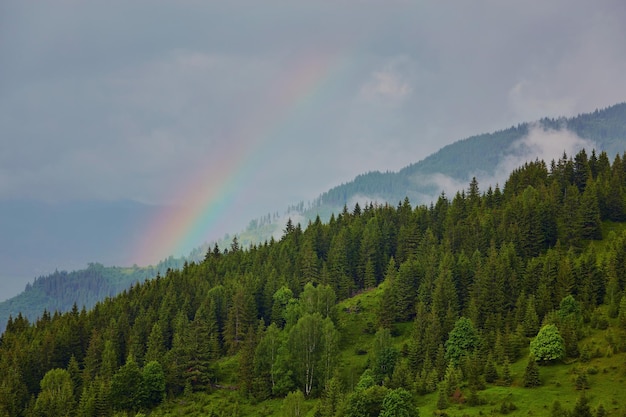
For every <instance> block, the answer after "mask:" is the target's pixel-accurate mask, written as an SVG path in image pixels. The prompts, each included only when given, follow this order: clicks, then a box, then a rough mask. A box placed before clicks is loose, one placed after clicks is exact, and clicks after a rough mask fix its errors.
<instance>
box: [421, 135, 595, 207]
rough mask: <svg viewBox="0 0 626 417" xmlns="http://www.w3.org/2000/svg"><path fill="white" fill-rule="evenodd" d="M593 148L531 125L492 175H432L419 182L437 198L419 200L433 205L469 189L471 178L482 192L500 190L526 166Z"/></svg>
mask: <svg viewBox="0 0 626 417" xmlns="http://www.w3.org/2000/svg"><path fill="white" fill-rule="evenodd" d="M595 148H596V144H595V142H593V141H591V140H588V139H584V138H581V137H580V136H578V135H577V134H576V133H574V132H572V131H570V130H567V129H566V128H562V129H547V128H545V127H543V126H542V125H541V124H540V123H535V124H532V125H530V127H529V130H528V134H527V135H526V136H524V137H523V138H521V139H518V140H516V141H515V142H513V143H512V144H511V145H510V146H509V147H508V148H506V149H505V150H504V151H503V153H502V157H501V159H500V162H499V163H498V164H497V165H496V167H495V168H494V169H493V171H491V172H489V171H474V172H470V173H468V175H467V177H465V178H453V177H451V176H449V175H445V174H442V173H440V172H435V173H433V174H429V175H427V176H425V177H423V178H420V182H421V183H422V184H425V185H427V186H432V187H433V188H435V189H437V190H439V191H438V194H435V195H427V194H424V195H423V196H422V198H423V201H421V202H422V203H429V202H430V201H435V200H436V199H437V198H438V196H439V194H440V193H441V192H444V193H445V194H446V195H448V196H452V195H454V194H456V193H457V192H458V191H461V190H464V189H467V188H468V185H469V182H470V181H471V180H472V178H476V180H477V181H478V185H479V188H480V189H481V190H482V191H485V190H487V189H488V188H489V187H491V188H495V187H496V186H500V187H503V186H504V183H505V182H506V180H507V179H508V177H509V175H510V174H511V172H512V171H513V170H515V169H517V168H519V167H521V166H523V165H524V164H525V163H527V162H532V161H535V160H537V159H538V160H543V161H545V162H546V164H548V166H549V165H550V162H551V161H552V160H555V161H556V160H558V159H560V158H562V157H563V155H567V157H568V158H569V157H573V156H574V155H575V154H576V153H578V152H579V151H580V150H581V149H586V150H587V153H588V154H589V153H590V151H591V150H592V149H595Z"/></svg>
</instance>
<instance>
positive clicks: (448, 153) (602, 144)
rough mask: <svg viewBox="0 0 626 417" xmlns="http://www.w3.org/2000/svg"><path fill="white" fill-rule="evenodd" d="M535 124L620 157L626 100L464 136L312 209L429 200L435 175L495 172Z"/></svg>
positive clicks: (326, 197) (342, 189) (335, 192)
mask: <svg viewBox="0 0 626 417" xmlns="http://www.w3.org/2000/svg"><path fill="white" fill-rule="evenodd" d="M533 126H539V127H541V128H543V129H554V130H567V131H570V132H572V133H575V134H576V135H577V136H579V137H580V138H583V139H587V140H590V141H593V142H594V143H595V146H596V149H601V150H604V151H606V152H607V154H608V155H615V154H617V153H621V152H623V150H624V146H625V144H626V103H621V104H616V105H614V106H611V107H608V108H606V109H602V110H596V111H595V112H593V113H588V114H581V115H579V116H576V117H573V118H558V119H548V118H544V119H541V120H539V121H538V122H537V123H522V124H519V125H518V126H513V127H511V128H508V129H504V130H500V131H497V132H493V133H485V134H480V135H476V136H472V137H469V138H467V139H463V140H459V141H457V142H454V143H452V144H450V145H447V146H445V147H443V148H441V149H440V150H439V151H438V152H436V153H434V154H432V155H430V156H429V157H427V158H425V159H424V160H422V161H419V162H416V163H414V164H411V165H409V166H407V167H405V168H403V169H401V170H400V171H399V172H385V173H381V172H370V173H367V174H363V175H360V176H358V177H357V178H355V179H354V181H351V182H349V183H347V184H342V185H340V186H338V187H335V188H333V189H331V190H329V191H328V192H326V193H324V194H322V195H321V196H320V197H319V199H318V200H317V201H316V203H315V207H314V208H313V210H311V211H313V212H314V211H316V210H318V211H321V212H323V213H330V212H331V211H333V207H337V206H340V207H341V206H342V205H344V204H346V203H347V202H349V201H351V200H353V199H354V198H355V197H358V196H366V197H369V198H371V199H373V198H376V199H377V200H378V201H387V202H396V201H401V200H402V199H403V198H404V197H405V196H408V197H409V199H410V200H411V201H412V202H414V203H424V204H428V201H423V200H424V196H432V195H435V194H437V193H440V192H441V188H438V186H437V185H435V184H434V183H433V182H431V181H428V178H430V177H432V175H433V174H436V173H439V174H442V175H445V176H447V177H450V178H452V179H454V180H456V181H466V180H469V178H468V175H471V173H477V172H483V173H487V174H493V172H494V170H495V169H496V167H497V166H498V165H499V164H500V163H501V162H502V161H503V160H504V158H505V157H506V156H507V155H511V154H515V152H517V151H519V149H517V150H515V149H512V148H511V146H512V145H513V144H514V143H516V142H518V141H520V140H521V139H523V138H524V137H525V136H526V135H528V132H529V129H531V127H533ZM522 150H523V149H522ZM533 159H534V158H533ZM470 178H471V177H470Z"/></svg>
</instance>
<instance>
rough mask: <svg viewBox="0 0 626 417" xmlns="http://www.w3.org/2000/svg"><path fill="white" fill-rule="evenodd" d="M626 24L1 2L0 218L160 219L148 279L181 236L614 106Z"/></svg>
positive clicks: (525, 6) (544, 10)
mask: <svg viewBox="0 0 626 417" xmlns="http://www.w3.org/2000/svg"><path fill="white" fill-rule="evenodd" d="M625 22H626V3H625V2H623V1H622V0H595V1H580V0H554V1H550V2H545V1H538V0H530V1H525V2H508V1H497V0H474V1H471V2H468V1H460V0H459V1H446V2H441V1H404V0H386V1H371V0H358V1H357V0H335V1H326V0H319V1H309V2H294V1H276V0H267V1H263V2H259V1H241V0H230V1H194V0H179V1H163V0H150V1H147V0H135V1H120V0H109V1H106V2H105V1H78V0H59V1H54V2H37V3H36V4H35V3H32V2H24V1H17V0H4V1H2V2H1V3H0V204H3V202H4V203H6V202H12V201H25V200H27V201H41V202H46V203H58V202H71V201H82V202H85V201H103V202H112V201H135V202H140V203H143V204H149V205H154V206H156V207H163V206H168V207H169V209H168V210H156V211H157V212H160V214H158V215H155V216H154V219H148V221H147V223H148V224H150V225H151V226H150V227H149V230H148V231H146V233H145V235H146V236H147V239H149V240H160V241H161V245H160V246H159V250H160V251H161V252H162V253H156V249H155V253H152V254H150V253H147V252H148V249H150V248H152V247H153V246H151V245H150V244H148V243H146V242H144V243H138V245H139V246H142V248H141V249H142V250H138V251H137V253H138V255H137V260H139V261H141V262H153V261H154V260H155V259H156V260H158V259H160V258H161V257H162V256H163V255H164V251H167V250H174V249H175V248H176V247H177V243H176V242H175V241H176V240H177V239H178V241H182V240H183V239H185V237H182V236H175V235H176V234H177V232H176V231H175V230H176V229H177V228H179V229H180V230H179V231H178V234H181V233H186V235H185V236H187V237H186V238H189V236H190V233H191V232H190V230H191V229H194V230H195V235H194V239H196V240H204V239H210V238H215V237H219V236H221V234H223V233H224V232H236V231H237V230H240V229H241V227H244V226H245V225H246V224H247V223H248V221H249V220H250V219H252V218H255V217H258V216H260V215H263V214H265V213H268V212H274V211H282V210H283V209H284V208H285V207H286V206H287V205H289V204H292V203H297V202H299V201H310V200H312V199H314V198H316V197H317V196H318V195H319V194H321V193H323V192H324V191H327V190H328V189H329V188H331V187H333V186H335V185H338V184H340V183H343V182H347V181H350V180H352V179H353V178H354V177H355V176H356V175H358V174H361V173H364V172H367V171H372V170H380V171H387V170H390V171H397V170H399V169H401V168H402V167H404V166H406V165H408V164H410V163H414V162H418V161H420V160H421V159H423V158H425V157H426V156H428V155H430V154H432V153H433V152H435V151H437V150H438V149H440V148H441V147H443V146H444V145H446V144H449V143H452V142H454V141H457V140H460V139H463V138H466V137H468V136H471V135H474V134H479V133H485V132H491V131H494V130H498V129H503V128H507V127H510V126H511V125H516V124H518V123H522V122H526V121H533V120H536V119H538V118H541V117H544V116H548V117H558V116H574V115H576V114H579V113H584V112H589V111H593V110H595V109H596V108H603V107H607V106H610V105H612V104H615V103H618V102H623V101H624V100H626V82H624V74H626V42H624V39H626V23H625ZM172 207H174V208H172ZM177 217H178V219H179V220H178V222H176V221H174V220H172V219H174V218H177ZM16 221H19V219H16ZM179 226H180V227H179ZM156 229H158V230H160V231H161V232H162V233H156V232H155V230H156ZM183 229H185V230H184V231H182V230H183ZM170 237H171V239H172V241H171V242H169V241H168V239H170ZM154 247H155V248H156V246H154ZM151 256H152V258H151Z"/></svg>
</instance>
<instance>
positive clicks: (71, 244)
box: [0, 200, 162, 301]
mask: <svg viewBox="0 0 626 417" xmlns="http://www.w3.org/2000/svg"><path fill="white" fill-rule="evenodd" d="M161 209H162V207H159V206H152V205H147V204H142V203H138V202H134V201H112V202H103V201H97V202H95V201H91V202H90V201H69V202H41V201H32V200H25V201H0V301H4V300H6V299H7V298H9V297H12V296H14V295H16V294H18V293H19V292H20V291H22V290H23V289H24V286H25V285H26V283H27V282H31V281H32V279H33V278H34V277H38V276H42V275H48V274H49V273H50V272H52V271H54V270H56V269H59V270H74V269H82V268H84V267H85V266H86V265H87V264H88V263H89V262H93V261H98V262H101V263H103V264H106V265H132V264H133V262H131V261H130V256H129V254H131V253H133V250H134V248H136V247H137V246H138V245H139V244H140V243H139V242H140V241H139V238H140V237H141V236H140V233H141V232H142V231H145V230H146V228H147V227H148V224H147V222H148V221H149V220H150V219H151V218H153V215H154V214H155V213H157V212H158V211H159V210H161Z"/></svg>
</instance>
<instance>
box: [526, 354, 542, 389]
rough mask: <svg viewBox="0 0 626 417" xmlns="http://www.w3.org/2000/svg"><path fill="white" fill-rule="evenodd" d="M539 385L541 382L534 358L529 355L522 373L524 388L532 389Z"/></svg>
mask: <svg viewBox="0 0 626 417" xmlns="http://www.w3.org/2000/svg"><path fill="white" fill-rule="evenodd" d="M539 385H541V380H540V379H539V367H538V366H537V361H536V360H535V357H534V356H533V355H532V354H531V355H530V356H529V357H528V364H527V365H526V370H525V371H524V386H525V387H526V388H534V387H538V386H539Z"/></svg>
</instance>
